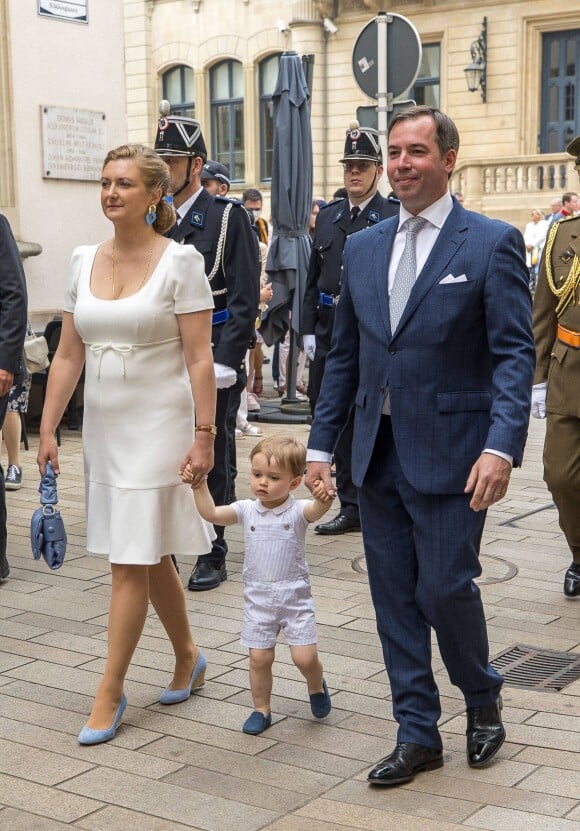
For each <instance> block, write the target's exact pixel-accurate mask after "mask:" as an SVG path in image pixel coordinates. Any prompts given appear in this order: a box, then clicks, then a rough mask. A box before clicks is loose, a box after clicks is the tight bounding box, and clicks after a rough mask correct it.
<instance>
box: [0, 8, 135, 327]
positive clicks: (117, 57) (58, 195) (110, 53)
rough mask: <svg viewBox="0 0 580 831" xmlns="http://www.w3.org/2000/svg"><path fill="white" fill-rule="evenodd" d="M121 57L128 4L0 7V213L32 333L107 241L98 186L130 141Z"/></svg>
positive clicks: (58, 306) (55, 309)
mask: <svg viewBox="0 0 580 831" xmlns="http://www.w3.org/2000/svg"><path fill="white" fill-rule="evenodd" d="M51 9H54V10H57V11H58V12H59V14H54V15H53V14H52V13H51V11H50V10H51ZM79 9H86V11H87V20H86V22H85V21H82V22H81V21H79V20H76V19H75V17H74V15H75V14H77V12H78V10H79ZM45 12H46V13H45ZM60 12H62V14H60ZM67 15H68V16H67ZM123 55H124V34H123V0H108V2H107V3H102V2H97V0H85V2H80V0H79V1H78V2H77V1H76V0H75V2H74V3H67V2H53V0H32V2H26V3H25V2H22V0H0V211H1V212H2V213H3V214H5V215H6V216H7V217H8V219H9V221H10V223H11V225H12V228H13V231H14V235H15V237H16V239H17V241H18V243H19V246H20V249H21V254H22V255H23V256H24V257H25V271H26V277H27V283H28V295H29V314H30V317H31V320H32V321H33V323H34V325H35V326H36V328H42V327H43V325H44V323H45V322H46V321H47V320H48V319H50V318H51V317H52V316H53V314H57V313H60V310H61V309H62V301H63V290H64V285H65V279H66V272H67V266H68V263H69V260H70V255H71V252H72V249H73V248H74V247H75V246H77V245H80V244H84V243H93V242H98V241H100V240H102V239H104V238H106V236H107V235H109V234H110V225H109V223H108V222H107V221H106V220H105V219H104V217H103V215H102V212H101V207H100V200H99V181H98V180H99V177H100V163H101V162H102V159H103V156H104V153H103V147H106V148H107V149H108V148H109V147H111V146H115V145H118V144H120V143H121V142H122V141H125V139H126V134H127V126H126V115H125V74H124V66H123ZM74 177H76V178H74ZM34 255H38V256H34Z"/></svg>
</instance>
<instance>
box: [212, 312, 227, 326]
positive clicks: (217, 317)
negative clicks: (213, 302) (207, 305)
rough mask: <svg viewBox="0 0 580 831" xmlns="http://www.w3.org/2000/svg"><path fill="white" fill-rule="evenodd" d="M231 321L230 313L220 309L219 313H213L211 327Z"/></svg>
mask: <svg viewBox="0 0 580 831" xmlns="http://www.w3.org/2000/svg"><path fill="white" fill-rule="evenodd" d="M229 319H230V313H229V311H228V310H227V309H220V310H219V312H212V316H211V325H212V326H220V325H221V324H222V323H225V322H226V320H229Z"/></svg>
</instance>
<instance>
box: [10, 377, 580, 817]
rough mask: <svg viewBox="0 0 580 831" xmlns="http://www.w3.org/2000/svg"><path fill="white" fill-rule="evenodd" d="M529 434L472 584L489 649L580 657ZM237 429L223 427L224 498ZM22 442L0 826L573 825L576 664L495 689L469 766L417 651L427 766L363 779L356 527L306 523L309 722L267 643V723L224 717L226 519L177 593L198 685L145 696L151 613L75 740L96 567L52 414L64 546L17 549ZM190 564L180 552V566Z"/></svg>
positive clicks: (553, 524)
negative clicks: (406, 775) (88, 727)
mask: <svg viewBox="0 0 580 831" xmlns="http://www.w3.org/2000/svg"><path fill="white" fill-rule="evenodd" d="M268 383H269V382H268ZM270 394H271V393H270ZM263 429H264V433H265V434H269V433H272V432H281V431H283V432H293V433H295V434H296V435H297V436H298V437H300V438H301V439H302V440H306V438H307V433H308V427H307V426H306V425H298V426H289V425H275V424H264V425H263ZM543 435H544V423H543V422H537V421H532V424H531V425H530V438H529V442H528V448H527V454H526V459H525V464H524V467H523V468H522V469H521V470H516V471H514V474H513V477H512V484H511V487H510V489H509V493H508V496H507V498H506V499H504V500H503V501H502V502H501V503H500V504H499V505H498V506H497V507H496V508H494V509H493V510H492V511H490V513H489V517H488V522H487V529H486V533H485V537H484V545H483V551H482V564H483V575H482V578H481V581H480V583H481V587H482V592H483V595H484V600H485V606H486V614H487V618H488V622H489V636H490V642H491V644H490V645H491V654H492V656H495V655H497V654H498V653H500V652H502V651H504V650H506V649H507V648H509V647H511V646H514V645H516V644H528V645H532V646H536V647H540V648H542V649H550V650H558V651H563V652H569V653H575V654H577V655H579V656H580V602H574V601H566V600H565V599H564V597H563V595H562V580H563V572H564V569H565V567H566V566H567V565H568V562H569V559H570V558H569V555H568V552H567V547H566V545H565V543H564V540H563V537H562V535H561V534H560V531H559V529H558V525H557V519H556V514H555V511H554V509H553V507H551V502H550V497H549V494H548V492H547V491H546V488H545V486H544V484H543V482H542V476H541V446H542V442H543ZM255 441H257V439H254V438H249V437H244V438H243V439H242V440H240V441H239V442H238V454H239V467H240V476H239V484H238V493H239V495H241V496H244V495H247V486H246V479H247V471H248V463H247V455H248V452H249V450H250V448H251V447H252V445H253V443H254V442H255ZM36 444H37V441H36V439H35V437H34V436H32V437H31V449H30V451H29V452H28V453H27V454H25V455H24V459H25V461H24V476H23V482H24V484H23V487H22V489H21V490H19V491H14V492H11V493H8V495H7V498H8V510H9V556H10V564H11V569H12V573H11V576H10V578H9V579H8V580H7V581H6V582H4V583H3V584H1V585H0V829H1V830H2V831H64V829H70V828H75V829H88V830H89V831H132V829H139V831H181V830H182V829H207V831H226V830H227V831H253V829H262V828H264V829H270V831H345V829H365V831H382V829H387V830H388V829H393V830H395V829H396V831H458V829H464V828H479V829H489V830H490V831H580V680H576V681H575V682H573V683H571V684H569V685H568V686H567V687H565V688H564V689H563V690H561V691H560V692H546V691H534V690H525V689H517V688H514V687H510V686H506V687H505V688H504V719H505V722H506V726H507V732H508V740H507V741H506V743H505V745H504V746H503V748H502V750H501V751H500V753H499V756H498V759H497V760H496V762H495V763H494V764H492V765H491V766H490V767H488V768H487V769H484V770H480V771H475V770H470V769H469V768H468V767H467V765H466V762H465V738H464V730H465V718H464V713H463V709H464V708H463V704H462V700H461V696H460V695H459V693H458V691H457V690H456V689H455V688H454V687H452V686H451V684H450V683H449V681H448V679H447V676H446V674H445V671H444V670H443V669H442V665H441V661H440V659H439V656H438V654H437V651H436V648H435V650H434V652H435V657H434V664H435V667H436V670H437V679H438V683H439V685H440V689H441V696H442V706H443V716H442V718H441V725H442V733H443V737H444V743H445V765H444V767H443V768H442V769H441V770H438V771H435V772H432V773H424V774H421V775H420V776H418V777H417V778H416V779H415V781H414V782H412V783H410V784H408V785H407V786H405V787H399V788H394V789H371V788H369V787H368V786H367V785H366V782H365V776H366V772H367V770H368V768H369V766H370V765H372V764H373V763H374V762H375V761H377V760H378V759H379V758H380V757H381V756H383V755H385V754H386V753H387V752H389V751H390V749H391V747H392V743H393V737H394V736H395V725H394V722H393V720H392V717H391V714H390V701H389V686H388V683H387V680H386V676H385V673H384V669H383V661H382V655H381V650H380V648H379V643H378V638H377V635H376V632H375V625H374V619H373V610H372V606H371V601H370V597H369V592H368V586H367V579H366V575H365V573H364V568H363V569H361V567H360V561H359V560H357V558H360V557H361V555H362V546H361V539H360V535H359V534H347V535H345V536H342V537H319V536H317V535H316V534H314V532H313V531H312V530H309V532H308V537H307V550H308V558H309V562H310V565H311V572H312V583H313V591H314V595H315V600H316V606H317V616H318V623H319V634H320V650H321V654H322V658H323V661H324V665H325V674H326V678H327V680H328V685H329V688H330V690H331V693H332V701H333V710H332V713H331V714H330V716H329V717H328V718H327V719H325V721H324V722H316V721H314V720H313V719H312V717H311V715H310V711H309V706H308V701H307V695H306V689H305V684H304V683H303V681H302V680H301V677H300V676H299V673H298V671H297V670H296V669H295V668H294V666H293V665H292V663H291V661H290V656H289V654H288V650H287V648H286V647H285V646H284V645H283V644H281V645H280V646H279V648H278V650H277V657H276V663H275V666H274V672H275V679H274V697H273V714H274V724H273V726H272V727H271V729H269V730H268V731H267V732H266V733H264V734H263V735H262V736H259V737H251V736H246V735H244V734H243V733H242V732H241V729H240V728H241V725H242V723H243V721H244V719H245V718H246V716H247V714H248V710H249V708H250V704H251V702H250V696H249V691H248V660H247V657H246V653H245V650H244V649H243V648H242V647H241V646H240V644H239V640H238V636H239V631H240V622H241V607H242V602H241V564H242V536H241V533H240V531H239V529H238V528H233V529H228V539H229V541H230V550H231V554H230V557H229V566H228V568H229V578H228V580H227V582H225V583H223V584H222V585H221V586H220V587H219V588H218V589H216V590H214V591H211V592H204V593H201V594H200V593H197V594H192V593H188V598H187V600H188V608H189V614H190V619H191V624H192V627H193V630H194V633H195V636H196V638H197V640H198V642H199V643H200V645H201V646H202V647H203V649H204V651H205V653H206V655H207V658H208V662H209V668H208V674H207V683H206V685H205V687H204V688H203V689H202V690H200V691H199V692H196V693H195V694H194V695H193V696H192V697H191V698H190V700H189V701H188V702H187V703H184V704H181V705H178V706H176V707H172V708H164V707H162V706H160V705H159V704H158V696H159V692H160V690H161V689H162V688H163V687H164V686H165V684H166V683H167V681H168V677H169V676H170V674H171V671H172V658H171V654H170V648H169V645H168V642H167V641H166V639H165V638H164V637H163V633H162V630H161V627H160V624H159V622H158V620H157V619H156V617H155V615H154V614H153V612H152V611H151V613H150V615H149V617H148V620H147V624H146V626H145V632H144V636H143V638H142V639H141V642H140V644H139V647H138V649H137V652H136V654H135V657H134V660H133V663H132V665H131V668H130V670H129V674H128V678H127V683H126V693H127V697H128V700H129V707H128V708H127V711H126V714H125V719H124V726H122V727H121V729H120V730H119V732H118V734H117V736H116V738H115V739H114V740H113V741H112V742H110V743H109V744H106V745H101V746H98V747H92V748H91V747H80V746H79V745H78V744H77V741H76V734H77V733H78V731H79V729H80V728H81V727H82V725H83V724H84V722H85V720H86V717H87V714H88V712H89V709H90V705H91V700H92V695H93V693H94V691H95V688H96V685H97V682H98V680H99V677H100V674H101V672H102V670H103V664H104V657H105V649H106V615H107V604H108V595H109V586H110V576H109V569H108V564H107V563H106V562H105V561H104V560H102V559H99V558H97V557H89V556H87V555H86V553H85V549H84V516H83V499H84V493H83V476H82V450H81V442H80V435H79V434H78V433H73V432H70V431H66V430H64V431H63V443H62V448H61V468H62V475H61V477H60V481H59V493H60V499H61V503H60V507H61V509H62V511H63V514H64V515H65V517H66V525H67V529H68V534H69V547H68V552H67V558H66V562H65V565H64V567H63V568H62V570H61V571H60V572H57V573H55V574H53V573H51V572H49V570H48V569H47V567H46V566H45V564H44V562H40V563H35V562H33V560H32V556H31V553H30V546H29V542H28V528H29V521H30V513H31V510H32V509H33V508H34V507H36V505H37V494H36V487H37V482H38V478H37V474H36V472H35V465H34V457H35V448H36ZM531 511H535V512H534V513H530V512H531ZM333 515H334V514H333V513H331V514H329V516H333ZM353 563H354V566H355V567H353ZM357 566H358V570H357V568H356V567H357ZM189 569H190V563H189V562H186V559H185V558H183V559H182V561H181V572H182V576H183V577H184V579H187V576H188V575H189Z"/></svg>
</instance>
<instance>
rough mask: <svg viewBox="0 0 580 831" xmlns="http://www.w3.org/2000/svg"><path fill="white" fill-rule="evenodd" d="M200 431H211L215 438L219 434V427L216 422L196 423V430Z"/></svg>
mask: <svg viewBox="0 0 580 831" xmlns="http://www.w3.org/2000/svg"><path fill="white" fill-rule="evenodd" d="M198 430H199V431H200V432H202V433H211V435H212V436H213V437H214V438H215V437H216V436H217V432H218V429H217V427H216V426H215V424H196V425H195V432H196V433H197V431H198Z"/></svg>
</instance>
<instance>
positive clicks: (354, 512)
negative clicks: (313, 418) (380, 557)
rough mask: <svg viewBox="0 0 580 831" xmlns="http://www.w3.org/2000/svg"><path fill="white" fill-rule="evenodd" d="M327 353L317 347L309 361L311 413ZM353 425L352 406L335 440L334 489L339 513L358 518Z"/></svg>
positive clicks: (316, 398)
mask: <svg viewBox="0 0 580 831" xmlns="http://www.w3.org/2000/svg"><path fill="white" fill-rule="evenodd" d="M327 354H328V353H326V352H323V351H322V350H318V349H317V350H316V354H315V356H314V360H313V361H311V363H310V370H309V374H308V398H309V400H310V408H311V410H312V414H313V415H314V410H315V408H316V402H317V400H318V396H319V394H320V387H321V385H322V376H323V375H324V367H325V365H326V356H327ZM353 426H354V408H353V409H351V411H350V413H349V416H348V421H347V422H346V424H345V426H344V428H343V430H342V432H341V434H340V436H339V437H338V441H337V442H336V447H335V448H334V463H335V467H336V489H337V492H338V499H339V502H340V513H341V514H344V515H345V516H348V517H350V518H351V519H356V520H358V518H359V510H358V493H357V489H356V487H355V485H354V484H353V481H352V474H351V458H352V433H353Z"/></svg>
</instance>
